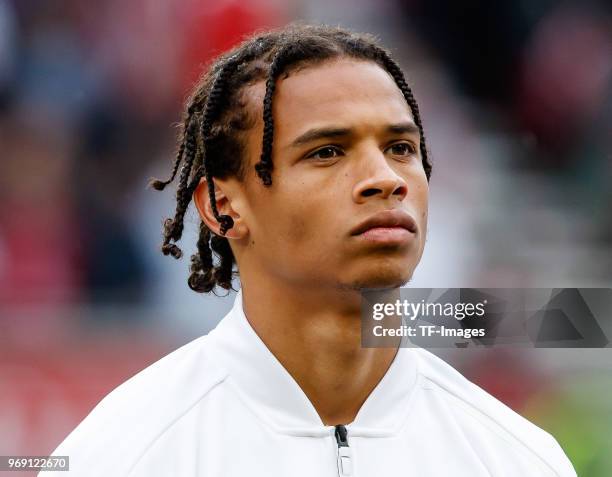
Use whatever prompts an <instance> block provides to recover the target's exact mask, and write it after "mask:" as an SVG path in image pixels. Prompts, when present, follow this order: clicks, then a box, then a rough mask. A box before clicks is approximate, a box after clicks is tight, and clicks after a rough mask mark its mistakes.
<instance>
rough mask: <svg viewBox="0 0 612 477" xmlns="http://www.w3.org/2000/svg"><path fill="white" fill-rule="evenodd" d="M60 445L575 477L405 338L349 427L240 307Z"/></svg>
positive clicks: (172, 470) (158, 456)
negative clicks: (303, 383) (329, 421)
mask: <svg viewBox="0 0 612 477" xmlns="http://www.w3.org/2000/svg"><path fill="white" fill-rule="evenodd" d="M53 455H57V456H59V455H68V456H69V457H70V471H69V472H57V473H56V474H54V473H49V472H45V473H41V474H40V475H41V477H48V476H50V475H57V477H62V476H65V477H70V476H75V477H76V476H79V477H80V476H83V477H85V476H87V477H94V476H105V477H110V476H112V477H173V476H181V477H183V476H184V477H196V476H197V477H220V476H228V477H238V476H240V477H244V476H253V477H257V476H262V477H264V476H265V477H302V476H303V477H306V476H308V477H315V476H316V477H333V476H344V475H352V476H355V477H372V476H417V477H428V476H453V477H485V476H494V477H502V476H505V477H515V476H516V477H526V476H558V477H569V476H575V475H576V473H575V471H574V469H573V468H572V465H571V464H570V462H569V460H568V459H567V457H566V456H565V454H564V453H563V451H562V450H561V448H560V447H559V445H558V444H557V442H556V441H555V440H554V438H553V437H551V436H550V435H549V434H547V433H546V432H544V431H542V430H541V429H539V428H538V427H536V426H534V425H533V424H531V423H530V422H528V421H527V420H525V419H524V418H522V417H521V416H520V415H518V414H516V413H515V412H514V411H512V410H511V409H509V408H508V407H506V406H505V405H504V404H502V403H501V402H499V401H497V400H496V399H495V398H493V397H492V396H490V395H489V394H487V393H486V392H485V391H483V390H482V389H481V388H479V387H478V386H476V385H474V384H472V383H471V382H469V381H468V380H466V379H465V378H464V377H463V376H461V375H460V374H459V373H458V372H457V371H455V370H454V369H453V368H452V367H450V366H449V365H448V364H446V363H445V362H444V361H442V360H440V359H439V358H437V357H435V356H434V355H433V354H431V353H429V352H427V351H425V350H422V349H414V348H401V349H400V350H399V351H398V353H397V355H396V357H395V359H394V361H393V363H392V365H391V367H390V368H389V370H388V371H387V373H386V375H385V376H384V377H383V379H382V380H381V382H380V383H379V384H378V386H377V387H376V388H375V389H374V391H373V392H372V393H371V394H370V396H369V397H368V399H367V400H366V402H365V403H364V404H363V406H362V408H361V409H360V411H359V413H358V415H357V417H356V418H355V420H354V421H353V422H352V423H350V424H347V425H346V426H344V427H337V428H334V427H333V426H325V425H323V423H322V421H321V419H320V418H319V416H318V414H317V412H316V411H315V409H314V407H313V406H312V404H311V403H310V401H309V400H308V399H307V397H306V395H305V394H304V393H303V391H302V390H301V389H300V387H299V386H298V385H297V383H296V382H295V381H294V380H293V378H292V377H291V376H290V375H289V373H288V372H287V371H286V370H285V369H284V368H283V366H282V365H281V364H280V363H279V361H278V360H277V359H276V358H275V357H274V355H273V354H272V353H271V352H270V351H269V350H268V349H267V347H266V346H265V345H264V343H263V342H262V341H261V340H260V338H259V337H258V336H257V334H256V333H255V331H254V330H253V328H252V327H251V326H250V324H249V322H248V321H247V319H246V317H245V315H244V312H243V309H242V294H241V293H240V292H239V293H238V295H237V297H236V300H235V303H234V307H233V309H232V310H231V311H230V312H229V313H228V315H227V316H226V317H225V318H224V319H223V320H222V321H221V323H220V324H219V325H218V326H217V327H216V328H215V329H214V330H213V331H212V332H210V333H209V334H208V335H207V336H203V337H201V338H198V339H196V340H194V341H192V342H191V343H189V344H187V345H185V346H183V347H182V348H180V349H178V350H176V351H174V352H173V353H171V354H169V355H168V356H166V357H164V358H163V359H161V360H160V361H158V362H157V363H155V364H153V365H151V366H149V367H148V368H146V369H145V370H143V371H141V372H140V373H138V374H137V375H136V376H134V377H132V378H131V379H129V380H128V381H126V382H125V383H124V384H122V385H121V386H119V387H118V388H117V389H115V390H114V391H113V392H111V393H110V394H109V395H108V396H107V397H106V398H104V399H103V400H102V401H101V402H100V403H99V404H98V406H97V407H96V408H95V409H94V410H93V411H92V412H91V414H89V416H88V417H87V418H86V419H85V420H84V421H83V422H82V423H81V424H80V425H79V426H78V427H77V428H76V429H75V430H74V431H73V432H72V433H71V434H70V435H69V436H68V437H67V438H66V440H65V441H64V442H63V443H62V444H61V445H60V446H59V447H58V448H57V449H56V451H55V452H54V453H53Z"/></svg>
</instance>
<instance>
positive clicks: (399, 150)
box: [387, 142, 416, 156]
mask: <svg viewBox="0 0 612 477" xmlns="http://www.w3.org/2000/svg"><path fill="white" fill-rule="evenodd" d="M387 150H388V151H390V152H391V154H393V155H395V156H410V155H412V154H416V148H415V147H414V145H413V144H412V143H410V142H398V143H395V144H392V145H391V146H389V147H388V148H387Z"/></svg>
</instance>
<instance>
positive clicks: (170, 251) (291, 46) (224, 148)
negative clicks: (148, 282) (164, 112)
mask: <svg viewBox="0 0 612 477" xmlns="http://www.w3.org/2000/svg"><path fill="white" fill-rule="evenodd" d="M338 57H348V58H355V59H362V60H367V61H373V62H375V63H377V64H379V65H380V66H381V67H382V68H384V69H385V70H386V71H388V72H389V74H390V75H391V76H392V77H393V79H394V80H395V83H396V84H397V86H398V88H399V89H400V90H401V92H402V93H403V95H404V98H406V102H407V103H408V105H409V107H410V109H411V111H412V115H413V117H414V122H415V123H416V125H417V127H418V128H419V132H420V136H421V137H420V151H421V157H422V161H423V168H424V170H425V174H426V176H427V179H428V180H429V178H430V175H431V163H430V161H429V159H428V155H427V149H426V146H425V136H424V134H423V126H422V124H421V117H420V114H419V108H418V105H417V102H416V100H415V99H414V96H413V95H412V91H411V90H410V88H409V87H408V85H407V83H406V80H405V78H404V75H403V73H402V71H401V69H400V68H399V66H398V65H397V63H395V61H394V60H393V59H392V58H391V56H390V55H389V53H388V52H387V51H386V50H385V49H384V48H382V47H381V46H380V45H379V44H378V42H377V41H376V39H375V38H374V37H372V36H371V35H367V34H357V33H353V32H351V31H348V30H345V29H342V28H338V27H329V26H312V25H301V24H291V25H289V26H287V27H285V28H283V29H280V30H273V31H269V32H265V33H261V34H256V35H254V36H252V37H250V38H248V39H247V40H245V41H244V42H243V43H241V44H240V45H239V46H237V47H236V48H234V49H233V50H231V51H229V52H227V53H225V54H223V55H221V56H220V57H219V58H218V59H217V60H216V61H215V62H214V63H213V64H212V65H211V66H210V68H209V69H208V70H207V71H205V72H204V74H203V76H202V77H201V79H200V80H199V81H198V83H197V85H196V87H195V89H194V91H193V93H192V94H191V96H190V97H189V98H188V100H187V103H186V105H185V111H184V114H183V121H182V126H181V129H180V133H179V139H178V144H179V145H178V150H177V153H176V157H175V160H174V166H173V169H172V174H171V176H170V178H169V179H168V180H166V181H160V180H152V181H151V185H152V186H153V187H154V188H155V189H157V190H163V189H164V187H165V186H166V185H168V184H169V183H171V182H172V181H173V180H174V178H175V177H176V175H177V174H178V176H179V179H178V182H179V183H178V190H177V192H176V212H175V216H174V218H173V219H171V218H168V219H166V220H165V222H164V242H163V245H162V252H163V253H164V255H172V256H173V257H174V258H180V257H181V256H182V251H181V249H180V248H179V247H178V246H177V245H176V242H177V241H178V240H180V238H181V235H182V233H183V218H184V216H185V212H186V210H187V207H188V206H189V203H190V202H191V199H192V196H193V192H194V191H195V189H196V187H197V186H198V184H199V182H200V179H201V178H202V177H205V178H206V181H207V182H208V192H209V195H210V199H211V206H212V210H213V213H214V215H215V218H216V219H217V221H218V222H219V223H220V229H221V236H220V235H217V234H215V233H213V232H211V231H210V230H209V229H208V227H207V226H206V225H205V224H204V222H203V221H202V222H201V223H200V236H199V239H198V242H197V253H195V254H194V255H192V257H191V266H190V271H191V275H190V276H189V280H188V283H189V287H190V288H191V289H192V290H194V291H197V292H203V293H207V292H210V291H211V290H214V288H215V286H220V287H222V288H224V289H226V290H229V289H230V288H231V286H232V278H233V275H237V274H238V272H237V271H234V269H233V266H234V263H235V258H234V255H233V253H232V250H231V248H230V246H229V242H228V240H227V239H226V238H225V237H223V235H225V233H226V232H227V230H229V229H230V228H231V227H232V226H233V220H232V218H231V217H230V216H229V215H219V212H218V211H217V207H216V203H215V200H214V197H215V194H214V183H213V180H212V178H213V177H219V178H226V177H232V176H235V177H237V178H238V179H239V180H243V179H244V177H245V169H246V166H247V163H248V161H246V160H244V158H245V134H246V132H247V131H248V130H249V129H251V128H252V127H253V126H254V124H255V118H253V117H252V116H253V115H252V114H249V108H248V107H247V106H248V104H247V100H246V98H245V97H244V95H243V93H244V89H245V87H246V86H248V85H252V84H254V83H256V82H258V81H260V80H263V79H266V94H265V98H264V101H263V123H264V132H263V148H262V152H261V158H260V161H259V162H258V163H257V164H256V165H255V170H256V172H257V175H258V176H259V178H260V179H261V181H262V182H263V184H264V186H270V185H271V184H272V170H273V163H272V140H273V136H274V121H273V117H272V99H273V96H274V89H275V86H276V79H277V78H278V76H279V75H280V74H282V73H285V74H288V73H289V71H290V70H295V69H296V68H298V67H304V66H310V65H313V64H317V63H321V62H323V61H326V60H329V59H332V58H338ZM179 169H180V172H179ZM171 242H175V243H171ZM213 252H214V253H215V254H216V255H217V259H218V263H216V264H215V262H214V261H213Z"/></svg>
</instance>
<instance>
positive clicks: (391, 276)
mask: <svg viewBox="0 0 612 477" xmlns="http://www.w3.org/2000/svg"><path fill="white" fill-rule="evenodd" d="M411 278H412V270H409V273H407V272H406V268H404V269H402V270H392V269H384V268H382V267H381V268H378V269H373V270H372V271H371V273H367V274H363V275H361V276H359V277H356V278H355V279H353V280H350V281H349V283H348V284H346V285H345V286H343V288H348V289H351V290H366V289H368V290H383V289H388V288H399V287H401V286H403V285H405V284H406V283H408V282H409V281H410V280H411Z"/></svg>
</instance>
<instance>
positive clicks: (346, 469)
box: [334, 424, 353, 477]
mask: <svg viewBox="0 0 612 477" xmlns="http://www.w3.org/2000/svg"><path fill="white" fill-rule="evenodd" d="M335 427H336V430H335V432H334V434H335V436H336V442H337V443H338V475H339V476H340V477H343V476H345V475H353V462H352V459H351V448H350V447H349V443H348V431H347V430H346V427H344V426H343V425H342V424H339V425H337V426H335Z"/></svg>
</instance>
